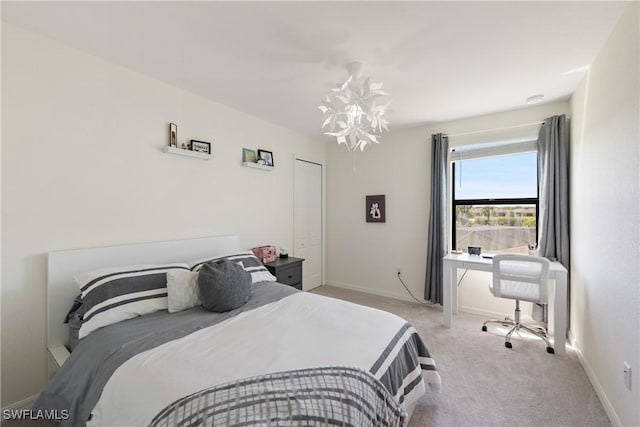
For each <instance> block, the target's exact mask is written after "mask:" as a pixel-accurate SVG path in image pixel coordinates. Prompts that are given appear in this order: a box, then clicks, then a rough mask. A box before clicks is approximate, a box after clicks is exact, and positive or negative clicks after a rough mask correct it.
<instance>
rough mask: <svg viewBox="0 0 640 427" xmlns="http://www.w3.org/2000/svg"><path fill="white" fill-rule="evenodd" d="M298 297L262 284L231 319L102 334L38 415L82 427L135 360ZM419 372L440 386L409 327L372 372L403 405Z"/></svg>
mask: <svg viewBox="0 0 640 427" xmlns="http://www.w3.org/2000/svg"><path fill="white" fill-rule="evenodd" d="M297 292H299V291H297V290H295V289H294V288H291V287H289V286H285V285H281V284H278V283H272V282H262V283H257V284H255V285H253V288H252V292H251V296H250V298H249V301H248V302H247V304H245V305H244V306H242V307H240V308H238V309H236V310H232V311H229V312H226V313H212V312H210V311H207V310H205V309H202V308H200V307H197V308H193V309H191V310H187V311H183V312H179V313H173V314H169V313H168V312H166V311H163V312H156V313H153V314H149V315H145V316H142V317H138V318H135V319H131V320H127V321H124V322H121V323H117V324H114V325H111V326H108V327H105V328H102V329H99V330H97V331H95V332H94V333H92V334H91V335H89V336H88V337H86V338H84V339H83V340H81V342H80V344H79V345H78V346H77V347H76V349H75V350H74V351H73V352H72V353H71V355H70V356H69V358H68V359H67V361H66V362H65V363H64V365H63V366H62V368H61V369H60V370H59V371H58V372H57V373H56V375H55V376H54V377H53V379H52V380H51V382H50V383H49V384H48V385H47V387H46V389H45V390H44V391H43V392H42V393H41V395H40V396H39V397H38V399H37V400H36V402H35V404H34V409H42V410H59V411H62V410H68V411H69V419H68V420H66V421H63V425H65V426H66V425H70V426H83V425H85V424H86V422H87V420H89V417H90V415H91V412H92V411H93V409H94V407H95V406H96V404H97V403H98V401H99V400H100V397H101V394H102V392H103V388H104V387H105V385H106V384H107V382H108V381H109V379H110V378H111V376H112V374H113V373H114V372H115V371H116V370H117V369H118V368H119V367H120V366H121V365H122V364H124V363H125V362H127V361H128V360H129V359H131V358H132V357H134V356H136V355H137V354H140V353H142V352H145V351H147V350H151V349H154V348H156V347H158V346H160V345H162V344H164V343H167V342H170V341H173V340H176V339H179V338H182V337H185V336H187V335H189V334H191V333H192V332H195V331H197V330H200V329H203V328H208V327H210V326H213V325H216V324H218V323H220V322H222V321H224V320H227V319H230V318H232V317H234V316H237V315H238V314H240V313H242V312H247V311H250V310H254V309H256V308H258V307H262V306H264V305H266V304H270V303H273V302H276V301H279V300H281V299H283V298H286V297H288V296H290V295H292V294H295V293H297ZM418 367H420V368H421V369H422V373H423V375H426V379H427V382H428V383H429V384H430V385H431V384H432V383H435V384H437V385H439V375H438V374H437V371H436V367H435V365H434V364H433V361H432V360H431V358H430V355H429V352H428V350H427V348H426V346H425V345H424V343H423V342H422V340H421V339H420V337H419V336H418V334H417V332H416V331H415V329H414V328H413V327H412V326H411V325H410V324H408V323H404V324H402V323H401V324H400V325H399V328H398V330H397V332H396V334H395V336H394V337H393V339H391V341H390V342H388V344H387V345H386V348H385V349H384V350H383V351H382V353H381V354H380V356H379V358H378V359H377V360H376V362H375V363H374V364H373V365H372V366H371V367H370V368H369V369H368V370H369V372H370V373H371V374H372V375H373V376H374V378H377V379H378V380H379V381H380V383H382V384H383V385H384V387H385V388H386V390H387V391H388V392H390V393H391V396H395V399H396V400H397V403H399V404H402V403H403V401H404V398H405V395H408V394H409V393H410V392H411V390H413V389H414V387H417V386H418V385H421V384H420V383H421V381H422V375H417V376H416V375H414V374H411V373H415V370H416V369H417V368H418ZM430 380H434V381H430Z"/></svg>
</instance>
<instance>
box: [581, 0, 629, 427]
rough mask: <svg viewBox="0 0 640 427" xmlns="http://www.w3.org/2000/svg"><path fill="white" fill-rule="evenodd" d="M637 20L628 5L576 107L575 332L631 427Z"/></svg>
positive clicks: (613, 407) (618, 419)
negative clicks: (625, 372)
mask: <svg viewBox="0 0 640 427" xmlns="http://www.w3.org/2000/svg"><path fill="white" fill-rule="evenodd" d="M638 13H639V7H638V3H637V2H635V3H633V4H632V5H630V6H628V7H627V9H626V11H625V13H624V14H623V16H622V18H621V20H620V22H619V23H618V24H617V26H616V27H615V29H614V30H613V33H612V34H611V36H610V37H609V39H608V41H607V42H606V43H605V45H604V46H603V48H602V49H601V50H600V52H599V53H598V56H597V58H596V60H595V61H594V62H593V64H592V65H591V69H590V72H589V74H588V76H587V77H586V78H585V79H584V80H583V81H582V83H581V84H580V86H579V88H578V90H577V91H576V92H575V94H574V96H573V98H572V100H571V107H572V112H573V118H574V119H573V124H572V127H571V132H572V134H573V138H572V149H571V289H572V292H571V333H572V334H573V336H574V337H575V341H576V346H577V348H578V350H579V352H580V353H581V356H582V360H583V364H584V365H585V368H586V370H587V372H588V373H589V375H590V377H591V381H592V383H593V384H594V387H595V388H596V391H598V393H599V394H600V397H601V400H602V401H603V403H604V404H605V409H607V412H608V413H609V416H610V418H612V419H613V420H614V423H616V424H621V425H625V426H637V425H640V407H639V405H638V402H640V393H639V390H640V375H638V372H640V272H639V267H638V265H639V262H638V260H639V259H640V250H639V244H638V242H639V241H640V227H639V223H638V219H639V218H640V199H639V197H638V195H639V188H640V174H639V172H638V171H639V165H640V158H639V155H638V154H639V147H640V141H639V139H640V126H639V124H638V120H639V114H640V107H639V100H638V98H639V90H640V87H639V83H638V80H639V79H638V76H640V70H639V69H638V62H639V60H640V59H639V56H638V51H639V45H638V39H639V37H640V35H639V33H638V26H639V22H638V21H639V19H638ZM623 361H627V362H629V363H630V364H631V367H632V369H633V372H634V375H633V378H632V391H628V390H627V389H626V388H625V387H624V385H623V380H622V378H623V376H622V366H623Z"/></svg>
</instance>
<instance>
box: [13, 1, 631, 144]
mask: <svg viewBox="0 0 640 427" xmlns="http://www.w3.org/2000/svg"><path fill="white" fill-rule="evenodd" d="M624 6H625V3H622V2H612V1H604V2H593V1H569V2H516V1H513V2H506V1H498V2H483V1H472V2H459V1H449V2H364V1H357V2H341V1H338V2H335V1H334V2H309V1H302V2H266V1H263V2H206V1H196V2H186V1H180V2H167V1H164V2H149V1H143V2H95V1H80V2H53V1H47V2H7V1H3V2H2V19H3V20H4V21H7V22H10V23H13V24H15V25H18V26H21V27H23V28H25V29H27V30H31V31H34V32H36V33H40V34H42V35H44V36H47V37H50V38H53V39H56V40H58V41H61V42H63V43H65V44H68V45H70V46H73V47H75V48H77V49H80V50H83V51H86V52H89V53H91V54H93V55H96V56H99V57H102V58H104V59H106V60H108V61H111V62H114V63H117V64H120V65H123V66H125V67H128V68H130V69H133V70H136V71H138V72H141V73H144V74H146V75H149V76H151V77H154V78H156V79H159V80H162V81H164V82H167V83H169V84H171V85H174V86H177V87H180V88H183V89H186V90H188V91H191V92H194V93H197V94H199V95H201V96H204V97H207V98H210V99H212V100H214V101H216V102H219V103H222V104H225V105H227V106H230V107H232V108H235V109H237V110H241V111H244V112H246V113H249V114H252V115H254V116H257V117H260V118H262V119H264V120H267V121H270V122H273V123H276V124H279V125H282V126H285V127H288V128H290V129H294V130H296V131H299V132H301V133H303V134H306V135H309V136H311V137H316V138H319V137H321V136H322V132H321V130H320V124H321V122H322V120H321V116H322V114H321V112H320V111H319V110H318V108H317V106H318V105H319V101H320V99H321V98H322V96H323V94H324V93H326V92H327V91H328V90H329V89H330V88H332V87H335V85H336V84H337V83H338V82H339V81H341V80H342V81H343V80H344V79H345V78H346V77H347V74H346V68H345V66H346V64H348V63H349V62H352V61H360V62H362V64H363V71H364V73H365V74H367V75H369V76H371V78H372V81H376V82H383V83H384V90H386V91H388V92H389V93H391V99H392V104H391V107H390V109H389V111H388V115H387V117H388V119H389V121H390V122H391V128H393V127H400V126H402V127H405V126H416V125H420V124H426V123H433V122H439V121H445V120H453V119H458V118H463V117H469V116H474V115H479V114H484V113H491V112H497V111H504V110H510V109H515V108H522V107H525V106H526V104H525V100H526V98H527V97H529V96H531V95H535V94H544V96H545V98H544V102H552V101H557V100H561V99H567V98H568V97H569V96H570V95H571V93H573V91H574V90H575V88H576V86H577V85H578V83H579V82H580V80H581V79H582V78H583V76H584V73H585V71H584V67H585V66H587V65H589V64H590V63H591V62H592V60H593V59H594V57H595V55H596V53H597V52H598V50H599V48H600V47H601V46H602V44H603V43H604V41H605V40H606V38H607V37H608V35H609V33H610V32H611V30H612V29H613V26H614V25H615V23H616V22H617V20H618V18H619V17H620V15H621V13H622V10H623V9H624ZM580 67H583V69H582V71H577V72H576V71H574V72H570V71H571V70H575V69H577V68H580Z"/></svg>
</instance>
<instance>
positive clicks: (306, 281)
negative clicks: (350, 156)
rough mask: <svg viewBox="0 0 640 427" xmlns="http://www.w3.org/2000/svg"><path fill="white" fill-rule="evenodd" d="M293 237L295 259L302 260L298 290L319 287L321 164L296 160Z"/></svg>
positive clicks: (320, 271) (320, 257)
mask: <svg viewBox="0 0 640 427" xmlns="http://www.w3.org/2000/svg"><path fill="white" fill-rule="evenodd" d="M293 176H294V184H293V187H294V211H293V222H294V229H293V237H294V245H295V248H294V250H295V256H296V257H298V258H304V259H305V261H304V263H303V264H302V271H303V275H302V289H303V290H309V289H313V288H315V287H318V286H321V285H322V165H320V164H317V163H312V162H308V161H305V160H300V159H296V160H295V167H294V175H293Z"/></svg>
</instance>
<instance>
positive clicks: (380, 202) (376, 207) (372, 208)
mask: <svg viewBox="0 0 640 427" xmlns="http://www.w3.org/2000/svg"><path fill="white" fill-rule="evenodd" d="M366 199H367V200H366V213H365V215H366V218H367V222H385V221H386V213H385V200H384V194H380V195H377V196H366Z"/></svg>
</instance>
